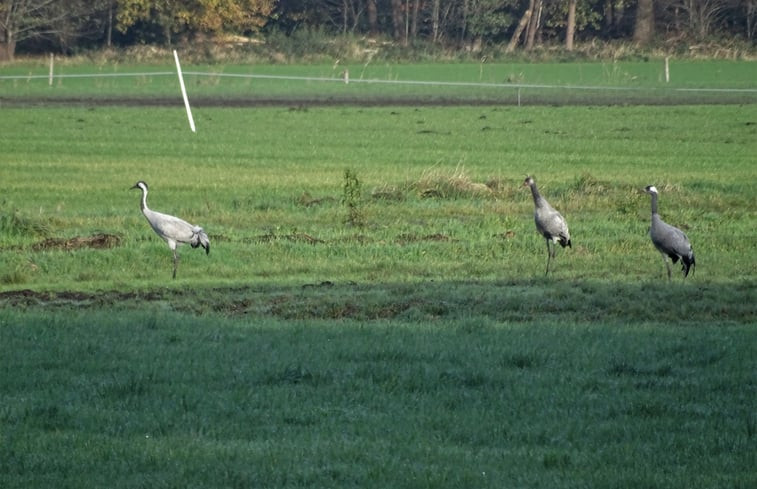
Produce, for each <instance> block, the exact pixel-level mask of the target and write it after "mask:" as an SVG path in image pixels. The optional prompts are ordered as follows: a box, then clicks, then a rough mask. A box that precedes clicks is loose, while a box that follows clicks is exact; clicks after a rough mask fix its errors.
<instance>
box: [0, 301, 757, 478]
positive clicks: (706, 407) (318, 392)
mask: <svg viewBox="0 0 757 489" xmlns="http://www.w3.org/2000/svg"><path fill="white" fill-rule="evenodd" d="M114 312H116V314H113V313H103V312H99V311H97V310H91V309H87V310H84V311H81V312H78V313H70V314H65V315H62V316H59V315H57V314H52V315H51V314H50V313H49V312H44V311H39V310H37V311H36V312H27V313H24V312H10V311H5V312H4V313H3V315H2V316H3V318H2V322H1V323H0V326H1V327H2V329H1V330H0V331H2V340H3V341H2V343H1V344H0V354H2V358H3V366H4V369H5V372H4V375H3V376H2V381H1V382H2V384H1V385H2V392H3V396H4V402H3V408H2V410H1V411H0V423H2V424H0V426H1V427H2V428H1V429H2V431H1V432H0V455H1V456H0V482H1V483H2V485H3V487H8V488H12V487H45V486H49V485H55V486H56V487H81V486H85V485H86V486H88V487H135V486H150V487H250V486H255V487H354V486H358V487H387V486H392V487H429V486H430V487H461V486H467V487H471V486H475V487H503V486H511V485H512V486H518V487H545V486H550V487H575V486H578V485H581V486H583V485H586V486H592V487H597V486H606V487H628V488H631V487H639V486H653V487H659V486H665V487H671V488H676V487H691V486H692V485H697V486H702V487H723V486H728V487H750V486H752V485H754V483H755V482H757V480H756V479H755V476H754V472H753V471H752V470H751V468H752V467H753V465H754V464H753V462H754V453H755V448H756V447H755V422H757V419H756V418H755V416H754V410H753V400H754V385H755V384H754V381H755V378H754V358H755V353H757V352H756V351H755V342H754V341H753V340H754V333H753V330H752V328H746V327H744V326H719V327H688V326H670V325H668V324H666V323H659V322H654V321H653V322H648V323H642V324H636V325H631V326H629V325H628V324H626V323H625V322H616V321H607V322H605V323H604V324H603V325H602V326H599V325H596V324H593V323H587V322H578V323H576V322H573V321H561V320H547V321H544V320H542V321H538V322H515V323H512V322H507V321H506V322H500V321H495V320H491V319H487V318H486V317H482V316H472V317H470V318H467V319H456V320H454V321H449V320H445V319H437V320H434V319H426V320H424V321H422V322H419V321H409V322H408V321H391V322H385V321H372V322H367V323H366V322H363V321H353V320H345V321H337V322H332V321H324V320H320V319H315V320H311V321H302V322H301V321H280V320H276V319H265V318H260V317H253V318H249V319H248V318H244V319H233V320H229V319H222V318H219V317H216V316H213V315H210V316H207V315H206V316H200V317H197V316H187V315H184V314H177V313H173V312H170V311H166V310H165V309H163V308H161V307H147V308H144V307H142V308H141V310H140V311H135V310H126V311H123V310H118V309H116V310H115V311H114Z"/></svg>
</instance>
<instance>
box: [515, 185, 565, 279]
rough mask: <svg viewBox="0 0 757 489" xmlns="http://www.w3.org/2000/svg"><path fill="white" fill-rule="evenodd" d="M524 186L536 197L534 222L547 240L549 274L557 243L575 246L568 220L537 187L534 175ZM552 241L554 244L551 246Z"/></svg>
mask: <svg viewBox="0 0 757 489" xmlns="http://www.w3.org/2000/svg"><path fill="white" fill-rule="evenodd" d="M523 186H524V187H531V195H532V196H533V197H534V223H536V230H537V231H539V234H541V235H542V236H544V239H546V240H547V271H546V272H545V273H544V275H547V274H549V263H550V261H551V260H552V259H553V258H554V257H555V252H556V251H557V250H556V248H555V243H560V246H562V247H563V248H565V247H566V246H570V247H571V248H572V247H573V246H572V245H571V242H570V232H569V231H568V222H567V221H566V220H565V218H564V217H563V216H562V215H561V214H560V213H559V212H557V211H556V210H555V208H554V207H552V206H551V205H549V202H547V199H545V198H544V197H542V196H541V194H540V193H539V189H537V188H536V182H535V181H534V179H533V177H530V176H529V177H526V179H525V180H524V181H523ZM550 242H551V243H552V245H551V246H550Z"/></svg>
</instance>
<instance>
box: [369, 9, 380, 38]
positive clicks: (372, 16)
mask: <svg viewBox="0 0 757 489" xmlns="http://www.w3.org/2000/svg"><path fill="white" fill-rule="evenodd" d="M367 8H368V30H369V32H370V34H371V35H372V36H375V35H376V34H378V31H379V29H378V8H377V7H376V0H368V5H367Z"/></svg>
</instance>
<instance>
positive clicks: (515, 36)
mask: <svg viewBox="0 0 757 489" xmlns="http://www.w3.org/2000/svg"><path fill="white" fill-rule="evenodd" d="M533 8H534V0H530V2H529V4H528V9H526V11H525V13H524V14H523V17H521V18H520V22H518V27H516V28H515V33H513V37H511V38H510V42H509V43H507V49H505V52H506V53H512V52H513V51H514V50H515V47H516V46H517V45H518V39H520V35H521V34H523V29H525V28H526V26H527V25H528V21H529V20H531V13H532V12H533Z"/></svg>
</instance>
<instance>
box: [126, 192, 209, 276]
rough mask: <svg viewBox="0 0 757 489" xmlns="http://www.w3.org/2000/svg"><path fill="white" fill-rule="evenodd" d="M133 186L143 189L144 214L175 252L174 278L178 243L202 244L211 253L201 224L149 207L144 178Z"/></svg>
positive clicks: (177, 259)
mask: <svg viewBox="0 0 757 489" xmlns="http://www.w3.org/2000/svg"><path fill="white" fill-rule="evenodd" d="M131 188H132V189H135V188H138V189H140V190H142V202H141V207H142V214H144V215H145V217H146V218H147V222H149V223H150V226H152V229H153V230H154V231H155V232H156V233H157V235H158V236H160V237H161V238H163V239H164V240H165V241H166V243H168V247H169V248H171V251H172V252H173V278H176V268H177V266H178V262H179V257H178V255H177V254H176V247H177V246H178V245H180V244H183V243H188V244H189V245H190V246H192V248H197V247H198V246H202V247H203V248H205V254H208V253H210V239H208V235H207V234H205V231H203V229H202V228H201V227H200V226H194V225H192V224H189V223H188V222H187V221H185V220H183V219H179V218H178V217H174V216H169V215H168V214H162V213H160V212H155V211H153V210H151V209H150V208H149V207H147V184H146V183H145V182H143V181H142V180H140V181H138V182H137V183H135V184H134V186H133V187H131Z"/></svg>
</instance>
